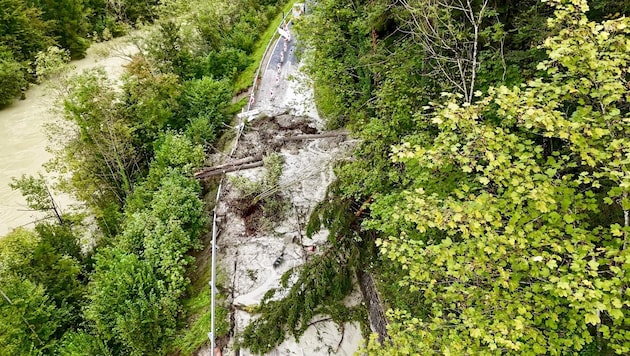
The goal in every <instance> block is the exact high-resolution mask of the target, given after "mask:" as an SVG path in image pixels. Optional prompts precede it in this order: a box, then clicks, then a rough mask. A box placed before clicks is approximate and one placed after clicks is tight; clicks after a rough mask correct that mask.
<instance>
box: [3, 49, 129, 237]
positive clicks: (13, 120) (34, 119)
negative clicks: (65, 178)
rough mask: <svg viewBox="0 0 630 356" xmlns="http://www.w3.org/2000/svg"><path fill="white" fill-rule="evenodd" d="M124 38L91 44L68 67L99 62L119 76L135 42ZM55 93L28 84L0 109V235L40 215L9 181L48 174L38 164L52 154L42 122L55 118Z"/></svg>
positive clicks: (62, 200)
mask: <svg viewBox="0 0 630 356" xmlns="http://www.w3.org/2000/svg"><path fill="white" fill-rule="evenodd" d="M126 41H127V39H126V38H119V39H116V40H114V41H110V42H106V43H97V44H95V45H93V46H92V47H90V49H89V50H88V52H87V56H86V57H85V58H83V59H81V60H77V61H72V62H71V63H70V65H72V66H73V69H72V71H73V72H74V73H80V72H82V71H83V70H86V69H90V68H94V67H99V66H100V67H103V68H104V69H105V71H106V73H108V75H109V77H110V78H112V79H118V78H120V76H121V74H122V73H123V71H124V67H123V66H124V65H125V64H126V63H128V61H129V57H128V55H129V54H131V53H134V52H135V46H133V45H130V44H129V43H128V42H126ZM53 80H54V79H53ZM55 96H56V94H55V91H54V90H51V89H50V88H49V86H47V85H46V84H42V85H32V86H31V87H30V88H29V90H28V91H27V92H26V99H25V100H16V101H15V102H14V103H13V104H11V105H10V106H8V107H6V108H4V109H2V110H0V236H4V235H6V234H7V233H8V232H9V231H11V230H13V229H15V228H16V227H20V226H26V227H32V226H33V223H34V222H35V221H37V220H38V219H41V218H42V215H41V214H39V213H34V212H31V211H28V207H27V206H26V202H25V201H24V198H23V197H22V196H21V194H20V192H18V191H14V190H12V189H11V187H9V183H11V178H12V177H21V176H22V175H23V174H26V175H37V174H38V173H42V174H44V176H47V177H50V176H51V175H50V174H48V173H46V172H45V171H44V168H43V167H42V165H43V164H44V163H45V162H46V161H48V160H49V159H50V158H51V157H52V156H51V154H50V153H48V152H47V151H46V146H47V145H48V141H47V138H46V133H45V131H44V127H43V125H44V124H46V123H50V122H54V121H57V120H58V118H57V117H56V116H57V115H56V114H54V113H53V110H52V109H53V106H54V102H55V99H56V98H55ZM55 198H56V200H57V202H58V203H59V205H60V206H61V209H62V210H67V209H69V207H70V205H71V204H73V203H74V201H73V200H72V199H71V198H70V197H69V196H65V195H63V194H55Z"/></svg>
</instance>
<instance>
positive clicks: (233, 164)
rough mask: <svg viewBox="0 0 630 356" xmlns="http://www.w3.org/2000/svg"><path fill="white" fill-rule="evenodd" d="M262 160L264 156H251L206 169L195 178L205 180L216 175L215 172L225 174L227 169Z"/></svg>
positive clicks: (196, 174)
mask: <svg viewBox="0 0 630 356" xmlns="http://www.w3.org/2000/svg"><path fill="white" fill-rule="evenodd" d="M261 160H262V156H261V155H256V156H251V157H245V158H241V159H237V160H235V161H232V162H228V163H224V164H220V165H218V166H212V167H206V168H204V169H202V170H200V171H199V172H197V173H195V177H196V178H203V177H205V176H206V175H207V174H208V173H214V172H215V171H219V172H223V171H224V170H226V169H232V168H234V167H238V166H242V165H245V164H248V163H252V162H258V161H261ZM230 172H232V171H230ZM211 175H215V174H211Z"/></svg>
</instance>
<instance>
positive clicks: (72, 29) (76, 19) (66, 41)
mask: <svg viewBox="0 0 630 356" xmlns="http://www.w3.org/2000/svg"><path fill="white" fill-rule="evenodd" d="M28 2H29V3H31V4H33V5H35V6H37V7H39V9H40V10H41V13H42V19H44V20H45V21H47V23H48V25H49V26H50V30H51V35H52V37H53V38H54V39H55V41H57V42H58V43H59V45H60V46H61V47H63V48H65V49H67V50H68V51H70V56H71V57H72V58H73V59H76V58H82V57H84V56H85V51H86V50H87V48H88V47H89V42H88V40H87V39H86V38H85V37H86V35H87V31H88V23H87V18H86V13H85V6H84V5H83V0H29V1H28Z"/></svg>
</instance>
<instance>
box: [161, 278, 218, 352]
mask: <svg viewBox="0 0 630 356" xmlns="http://www.w3.org/2000/svg"><path fill="white" fill-rule="evenodd" d="M216 298H217V299H216V300H217V306H216V310H215V311H216V314H215V317H216V320H215V330H216V331H215V332H216V335H217V337H223V336H226V335H227V334H228V332H229V331H230V324H229V320H228V316H229V315H228V314H229V313H228V309H227V308H226V307H225V306H224V305H225V304H226V301H225V298H223V297H222V296H221V295H220V294H217V295H216ZM209 305H210V288H208V285H207V284H204V287H203V289H202V290H201V292H199V293H198V294H197V295H196V296H195V297H191V298H189V299H186V300H184V301H183V302H182V306H183V308H184V311H185V313H186V318H187V323H188V324H189V326H188V327H187V328H186V329H183V330H180V332H179V333H178V335H177V336H176V337H175V338H174V340H173V344H172V349H173V352H178V353H179V354H181V355H193V354H194V353H195V351H197V350H198V349H199V347H201V346H203V345H206V344H208V343H209V340H208V330H210V322H211V311H210V308H209V307H208V306H209Z"/></svg>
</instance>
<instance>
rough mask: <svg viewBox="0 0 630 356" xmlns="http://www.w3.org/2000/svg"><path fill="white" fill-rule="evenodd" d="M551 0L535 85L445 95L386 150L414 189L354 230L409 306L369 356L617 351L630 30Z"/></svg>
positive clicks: (629, 135)
mask: <svg viewBox="0 0 630 356" xmlns="http://www.w3.org/2000/svg"><path fill="white" fill-rule="evenodd" d="M550 3H551V4H552V5H553V6H554V7H555V13H554V15H555V16H554V17H553V18H552V19H550V20H549V25H550V26H551V28H552V29H553V30H555V31H556V33H557V34H556V35H554V36H552V37H549V38H548V39H547V40H546V41H545V43H544V48H545V49H546V50H547V54H548V57H549V59H548V60H546V61H543V62H541V63H540V64H539V65H538V68H539V69H541V70H544V71H545V72H546V73H545V75H544V76H543V77H540V78H536V79H534V80H531V81H530V82H528V83H527V84H526V85H523V86H518V87H513V88H507V87H499V88H490V90H489V92H488V95H487V96H483V95H482V94H481V93H477V95H478V98H477V100H476V102H475V103H473V104H471V105H469V104H466V103H462V99H461V98H460V97H459V96H457V95H455V96H448V97H447V101H446V102H445V103H444V104H439V105H437V104H436V105H435V106H434V107H433V109H431V110H434V111H433V112H431V113H429V114H427V115H426V116H425V118H426V119H427V120H429V122H430V124H431V125H435V127H436V128H437V131H438V134H437V136H436V137H435V138H434V139H433V140H430V141H428V142H427V141H425V142H422V141H419V140H417V139H414V138H413V137H410V138H409V140H408V141H407V142H405V143H403V144H402V145H400V146H397V147H395V148H394V154H393V157H394V161H395V162H400V163H403V164H405V166H406V168H407V170H406V174H407V176H408V177H409V178H410V179H412V184H411V187H410V188H409V189H406V190H404V191H402V192H400V193H394V194H390V195H386V196H379V197H377V199H376V202H375V204H374V205H373V206H372V216H373V217H374V219H373V220H372V221H371V222H369V223H367V224H366V226H367V227H370V228H375V229H378V230H380V231H381V232H383V233H384V234H385V235H386V236H387V238H385V239H382V240H380V241H379V246H380V251H381V253H383V255H384V256H386V258H387V259H389V260H391V261H392V262H393V263H394V264H395V265H396V266H397V267H398V268H401V269H402V271H403V272H402V278H401V280H400V281H399V285H400V287H402V288H404V289H405V291H406V292H408V293H411V295H412V296H414V297H412V298H413V299H414V300H415V301H416V302H415V303H413V304H412V305H408V307H406V308H398V309H395V310H394V311H392V312H391V314H390V317H391V318H392V321H393V322H392V324H391V325H390V333H391V334H390V336H391V337H392V340H391V344H387V343H386V344H385V345H384V346H383V348H380V347H377V346H374V345H373V347H372V348H371V349H370V350H371V352H372V353H373V354H382V353H383V352H386V353H389V354H395V355H411V354H417V353H428V352H439V353H444V354H558V355H559V354H568V353H572V352H578V351H580V350H583V349H584V348H585V346H586V345H588V344H593V343H595V344H597V345H599V346H598V347H599V348H600V349H599V350H600V351H602V350H610V351H614V352H616V353H618V354H627V353H628V352H630V331H629V326H630V316H629V315H628V307H629V306H630V304H629V303H630V302H628V301H629V300H630V298H629V295H630V294H628V293H629V290H628V283H629V282H630V276H629V275H628V274H627V273H626V271H627V270H628V269H629V268H630V259H629V257H630V252H629V250H628V248H627V240H628V234H629V233H630V226H629V225H630V221H629V220H628V211H629V209H630V200H628V191H629V190H630V170H629V168H630V162H629V160H628V157H630V129H629V128H630V126H628V120H630V119H629V116H628V115H629V112H630V110H629V107H628V105H627V100H628V99H629V98H630V95H629V94H630V92H629V89H628V88H629V87H628V69H629V67H628V63H629V60H630V50H629V49H630V40H629V37H628V33H629V32H630V28H629V25H630V21H629V20H628V19H627V18H621V19H618V20H607V21H603V22H601V23H598V22H592V21H589V20H588V19H587V18H586V15H585V13H586V11H587V10H588V6H587V4H586V1H582V0H574V1H560V0H556V1H550ZM383 349H384V350H383Z"/></svg>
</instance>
